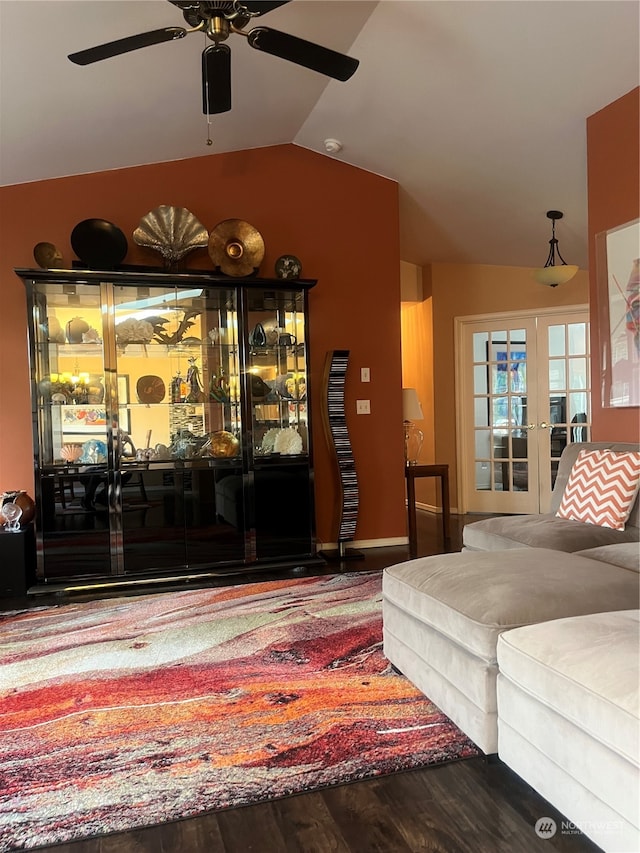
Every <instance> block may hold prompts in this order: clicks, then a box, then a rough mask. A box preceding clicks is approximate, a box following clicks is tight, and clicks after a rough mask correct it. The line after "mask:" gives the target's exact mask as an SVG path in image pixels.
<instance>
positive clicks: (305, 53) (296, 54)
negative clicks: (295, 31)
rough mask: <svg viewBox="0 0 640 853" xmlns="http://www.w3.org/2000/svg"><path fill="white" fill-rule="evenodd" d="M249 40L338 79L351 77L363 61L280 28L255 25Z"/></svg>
mask: <svg viewBox="0 0 640 853" xmlns="http://www.w3.org/2000/svg"><path fill="white" fill-rule="evenodd" d="M247 41H248V42H249V44H250V45H251V47H254V48H255V49H256V50H262V51H264V53H271V54H272V55H273V56H279V57H281V59H287V60H288V61H289V62H295V63H296V65H303V66H304V67H305V68H310V69H311V70H312V71H318V72H319V73H320V74H326V76H327V77H333V78H334V79H335V80H342V81H345V80H348V79H349V78H350V77H351V76H352V75H353V74H355V71H356V68H357V67H358V65H359V64H360V63H359V61H358V60H357V59H352V58H351V57H350V56H345V55H344V54H343V53H337V52H336V51H335V50H330V49H329V48H328V47H321V46H320V45H319V44H314V43H313V42H311V41H306V40H305V39H301V38H298V37H297V36H292V35H289V34H288V33H281V32H280V31H279V30H272V29H271V28H270V27H254V29H252V30H251V31H250V32H249V33H248V34H247Z"/></svg>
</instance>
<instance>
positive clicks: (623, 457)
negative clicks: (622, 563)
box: [556, 450, 640, 530]
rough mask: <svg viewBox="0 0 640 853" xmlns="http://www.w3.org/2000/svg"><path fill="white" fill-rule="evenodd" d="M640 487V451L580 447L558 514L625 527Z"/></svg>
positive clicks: (588, 521) (610, 525)
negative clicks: (621, 451) (582, 448)
mask: <svg viewBox="0 0 640 853" xmlns="http://www.w3.org/2000/svg"><path fill="white" fill-rule="evenodd" d="M638 487H640V452H637V451H632V452H625V453H617V452H616V451H615V450H581V451H580V453H579V454H578V457H577V459H576V461H575V462H574V463H573V467H572V469H571V472H570V474H569V481H568V482H567V485H566V487H565V490H564V493H563V495H562V500H561V502H560V506H559V507H558V511H557V512H556V515H557V516H559V517H560V518H569V519H571V520H573V521H584V522H586V523H587V524H597V525H599V526H600V527H612V528H614V529H615V530H624V523H625V521H626V520H627V519H628V518H629V513H630V512H631V509H632V508H633V503H634V501H635V499H636V495H637V494H638Z"/></svg>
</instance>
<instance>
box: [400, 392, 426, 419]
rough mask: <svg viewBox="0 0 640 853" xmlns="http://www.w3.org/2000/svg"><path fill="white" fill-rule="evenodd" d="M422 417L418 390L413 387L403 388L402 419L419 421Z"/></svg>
mask: <svg viewBox="0 0 640 853" xmlns="http://www.w3.org/2000/svg"><path fill="white" fill-rule="evenodd" d="M423 418H424V415H423V414H422V406H421V405H420V400H419V399H418V392H417V391H416V389H415V388H403V389H402V419H403V420H405V421H421V420H423Z"/></svg>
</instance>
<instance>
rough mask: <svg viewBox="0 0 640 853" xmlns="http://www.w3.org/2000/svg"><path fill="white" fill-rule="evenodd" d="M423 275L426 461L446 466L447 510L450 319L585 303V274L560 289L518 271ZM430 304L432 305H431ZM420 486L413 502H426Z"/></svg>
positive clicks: (452, 436) (433, 270)
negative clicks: (428, 374) (429, 419)
mask: <svg viewBox="0 0 640 853" xmlns="http://www.w3.org/2000/svg"><path fill="white" fill-rule="evenodd" d="M424 277H429V278H430V281H431V294H432V299H431V300H427V301H425V302H424V303H421V306H422V311H423V314H424V318H425V322H428V319H427V318H428V317H429V315H430V314H431V312H433V332H432V333H433V343H432V347H433V372H434V377H433V395H434V401H435V403H434V423H433V432H434V452H435V456H434V458H433V459H425V462H438V463H447V464H448V465H449V479H450V488H451V506H452V507H455V506H457V486H456V477H457V461H456V411H455V347H454V318H455V317H465V316H469V315H472V314H489V313H498V312H500V311H520V310H531V309H536V308H552V307H555V306H558V307H561V306H564V305H586V304H587V302H588V298H589V293H588V290H589V281H588V274H587V272H586V271H584V270H579V271H578V273H577V274H576V276H575V277H574V278H573V279H572V280H571V281H569V282H567V284H565V285H562V286H561V287H554V288H551V287H544V286H543V285H540V284H537V283H536V282H535V281H534V280H533V278H532V277H531V271H530V270H529V269H525V268H522V267H499V266H489V265H481V264H432V265H431V267H430V269H429V271H427V270H425V271H424ZM431 302H432V306H431V305H430V304H429V303H431ZM423 489H424V487H423V484H422V483H420V482H418V483H416V496H417V499H418V500H419V501H420V500H423V501H425V502H426V503H430V501H429V499H428V497H427V495H428V492H427V491H426V490H423Z"/></svg>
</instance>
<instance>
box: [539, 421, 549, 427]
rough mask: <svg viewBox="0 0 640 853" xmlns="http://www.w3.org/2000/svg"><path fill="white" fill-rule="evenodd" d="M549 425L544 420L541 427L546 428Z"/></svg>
mask: <svg viewBox="0 0 640 853" xmlns="http://www.w3.org/2000/svg"><path fill="white" fill-rule="evenodd" d="M548 426H549V424H548V423H547V422H546V421H542V423H541V424H540V429H546V428H547V427H548Z"/></svg>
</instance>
